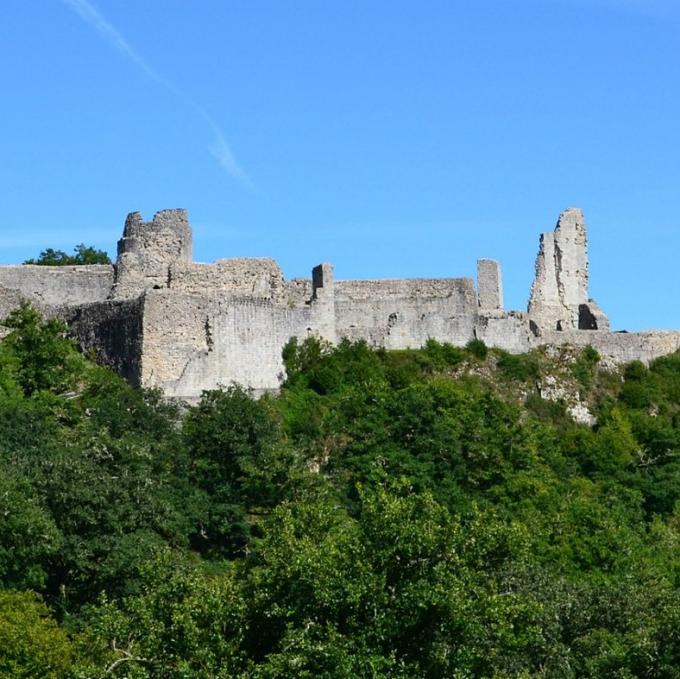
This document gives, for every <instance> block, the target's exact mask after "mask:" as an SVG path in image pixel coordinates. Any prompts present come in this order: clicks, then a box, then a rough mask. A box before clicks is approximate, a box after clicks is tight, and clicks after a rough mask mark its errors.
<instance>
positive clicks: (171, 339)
mask: <svg viewBox="0 0 680 679" xmlns="http://www.w3.org/2000/svg"><path fill="white" fill-rule="evenodd" d="M191 253H192V235H191V227H190V225H189V220H188V217H187V213H186V211H185V210H163V211H161V212H158V213H157V214H156V215H155V216H154V217H153V219H152V220H151V221H150V222H145V221H143V219H142V217H141V216H140V215H139V214H138V213H132V214H130V215H129V216H128V218H127V219H126V221H125V227H124V231H123V237H122V238H121V240H120V241H119V243H118V258H117V261H116V264H115V266H83V267H43V266H0V315H3V316H4V315H6V314H7V313H9V311H11V309H13V308H15V307H16V306H17V305H18V304H19V303H20V302H21V301H22V300H28V301H30V302H31V303H33V304H34V305H35V306H36V307H37V308H38V309H40V310H41V311H42V312H43V313H45V314H47V315H51V316H59V317H61V318H63V319H65V320H66V321H67V322H68V323H69V325H70V327H71V331H72V333H73V335H74V337H75V338H76V340H77V341H78V342H79V343H80V345H81V346H82V347H83V348H84V349H92V350H94V351H95V352H96V354H97V355H98V357H99V359H100V360H101V361H102V362H103V363H105V364H107V365H110V366H112V367H113V368H114V369H116V370H117V371H118V372H119V373H120V374H122V375H123V376H124V377H126V378H127V379H129V380H130V381H131V382H133V383H134V384H138V385H142V386H146V387H157V388H159V389H161V390H162V391H163V392H164V394H166V395H167V396H169V397H175V398H180V399H187V400H195V399H197V398H198V397H199V396H200V394H201V392H202V391H203V390H205V389H211V388H217V387H220V386H228V385H230V384H232V383H237V384H240V385H242V386H244V387H247V388H249V389H251V390H253V392H254V393H256V394H257V393H262V392H264V391H269V390H275V389H277V388H278V387H279V385H280V383H281V380H282V379H283V378H284V366H283V362H282V359H281V351H282V348H283V346H284V344H285V343H286V342H287V341H288V340H289V339H290V338H291V337H297V338H300V339H304V338H306V337H309V336H317V337H320V338H323V339H324V340H327V341H328V342H331V343H335V342H337V341H338V340H340V339H342V338H348V339H351V340H365V341H366V342H368V343H369V344H370V345H371V346H375V347H385V348H387V349H405V348H415V347H420V346H422V345H423V344H424V343H425V342H426V341H427V340H428V339H430V338H433V339H436V340H438V341H441V342H450V343H452V344H455V345H465V344H466V343H467V342H469V341H470V340H472V339H481V340H483V341H484V342H486V343H487V344H488V345H490V346H497V347H500V348H502V349H505V350H507V351H510V352H514V353H519V352H524V351H528V350H529V349H531V348H533V347H536V346H539V345H562V344H572V345H575V346H586V345H589V344H590V345H592V346H594V347H595V348H596V349H597V350H598V351H599V352H600V353H601V354H602V355H603V356H604V357H605V359H607V360H608V361H609V362H611V363H620V362H623V361H630V360H634V359H639V360H642V361H650V360H652V359H653V358H655V357H657V356H661V355H663V354H667V353H671V352H673V351H676V350H678V349H679V348H680V333H677V332H648V333H612V332H610V330H609V323H608V320H607V317H606V316H605V315H604V314H603V313H602V311H600V309H599V307H598V306H597V304H596V303H595V302H594V301H593V300H592V299H590V298H589V296H588V251H587V233H586V224H585V219H584V217H583V213H582V212H581V210H578V209H575V208H569V209H567V210H565V211H564V212H563V213H562V214H561V215H560V217H559V220H558V222H557V226H556V228H555V230H554V231H553V232H549V233H544V234H543V235H542V236H541V239H540V248H539V253H538V257H537V260H536V276H535V280H534V283H533V286H532V289H531V296H530V300H529V306H528V310H527V311H526V312H520V311H506V310H505V309H504V307H503V290H502V279H501V270H500V266H499V264H498V262H495V261H493V260H489V259H481V260H479V262H478V265H477V284H476V285H475V281H473V280H472V279H470V278H446V279H424V278H423V279H397V280H352V281H336V280H334V276H333V267H332V265H331V264H328V263H325V264H320V265H319V266H316V267H314V269H313V270H312V275H311V277H310V278H308V279H293V280H286V278H285V277H284V275H283V272H282V271H281V269H280V267H279V266H278V264H277V263H276V262H275V261H274V260H272V259H221V260H218V261H216V262H215V263H213V264H199V263H196V262H193V260H192V254H191Z"/></svg>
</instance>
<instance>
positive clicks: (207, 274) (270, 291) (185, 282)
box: [167, 259, 288, 304]
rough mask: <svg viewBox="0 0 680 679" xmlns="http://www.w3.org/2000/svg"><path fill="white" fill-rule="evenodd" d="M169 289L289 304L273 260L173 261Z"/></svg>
mask: <svg viewBox="0 0 680 679" xmlns="http://www.w3.org/2000/svg"><path fill="white" fill-rule="evenodd" d="M167 287H168V288H170V289H171V290H177V291H178V292H186V293H189V294H192V295H208V296H212V295H216V296H220V297H234V298H237V297H238V298H248V299H262V300H271V301H273V302H275V303H278V304H286V303H287V302H288V294H287V289H286V283H285V280H284V278H283V272H282V271H281V268H280V267H279V265H278V264H277V263H276V262H275V261H274V260H273V259H220V260H218V261H217V262H215V263H214V264H196V263H187V262H175V263H174V264H173V265H172V266H171V267H170V272H169V278H168V285H167Z"/></svg>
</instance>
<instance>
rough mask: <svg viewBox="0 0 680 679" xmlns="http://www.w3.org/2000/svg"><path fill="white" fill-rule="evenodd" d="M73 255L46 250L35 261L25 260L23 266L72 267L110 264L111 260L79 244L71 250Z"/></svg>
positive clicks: (101, 253) (95, 250)
mask: <svg viewBox="0 0 680 679" xmlns="http://www.w3.org/2000/svg"><path fill="white" fill-rule="evenodd" d="M73 251H74V254H73V255H69V254H67V253H65V252H64V251H63V250H54V249H53V248H47V249H46V250H43V251H42V252H41V253H40V256H39V257H37V258H35V259H27V260H26V261H25V262H24V264H38V265H40V266H72V265H83V264H111V258H110V257H109V255H108V254H107V253H106V252H105V251H104V250H97V249H96V248H94V247H92V246H90V245H85V244H83V243H81V244H80V245H76V247H75V248H74V249H73Z"/></svg>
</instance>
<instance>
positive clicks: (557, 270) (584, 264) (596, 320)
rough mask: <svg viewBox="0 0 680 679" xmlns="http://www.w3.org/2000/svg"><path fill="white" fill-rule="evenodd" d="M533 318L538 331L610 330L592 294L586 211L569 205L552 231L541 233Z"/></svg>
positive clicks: (533, 288) (532, 297)
mask: <svg viewBox="0 0 680 679" xmlns="http://www.w3.org/2000/svg"><path fill="white" fill-rule="evenodd" d="M528 311H529V318H530V319H531V321H532V329H533V331H534V333H535V334H539V335H540V334H541V333H542V332H545V331H555V330H557V331H562V330H606V329H607V328H608V321H607V318H606V316H605V315H604V314H603V313H602V312H601V311H600V310H599V308H598V307H597V305H596V304H595V302H594V301H593V300H591V299H590V298H589V297H588V240H587V235H586V222H585V218H584V217H583V212H582V211H581V210H579V209H578V208H568V209H566V210H565V211H564V212H563V213H562V214H561V215H560V217H559V219H558V220H557V226H556V227H555V231H554V232H552V233H544V234H541V240H540V248H539V251H538V257H537V258H536V277H535V279H534V283H533V285H532V288H531V298H530V300H529V310H528Z"/></svg>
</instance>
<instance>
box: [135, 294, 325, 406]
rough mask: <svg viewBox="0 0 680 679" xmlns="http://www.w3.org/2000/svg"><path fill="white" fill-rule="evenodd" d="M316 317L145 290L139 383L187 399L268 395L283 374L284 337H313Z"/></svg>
mask: <svg viewBox="0 0 680 679" xmlns="http://www.w3.org/2000/svg"><path fill="white" fill-rule="evenodd" d="M315 314H316V309H315V307H314V305H313V304H311V305H309V306H307V307H298V308H294V309H289V308H286V307H281V306H277V305H275V304H273V303H272V302H270V301H264V300H239V299H222V298H216V297H206V296H201V295H190V294H186V293H179V292H173V291H171V290H152V291H149V292H147V293H146V294H145V296H144V313H143V318H144V321H143V323H144V324H143V336H144V343H143V363H142V381H143V383H144V384H145V385H146V386H153V387H159V388H161V389H162V390H163V391H164V393H166V394H167V395H169V396H176V397H181V398H184V399H188V400H195V399H196V398H198V397H199V396H200V394H201V391H203V390H204V389H214V388H217V387H220V386H229V385H231V384H232V383H237V384H241V385H244V386H247V387H250V388H251V389H253V390H254V391H255V392H257V393H262V392H264V391H269V390H275V389H277V388H278V387H279V386H280V383H281V379H282V377H283V373H284V368H283V360H282V357H281V350H282V349H283V346H284V345H285V344H286V342H287V341H288V340H289V339H290V338H291V337H306V336H309V335H312V334H316V333H315V331H314V330H315V327H316V326H317V324H318V321H317V319H316V318H315ZM169 318H170V319H172V322H171V323H169V322H168V319H169Z"/></svg>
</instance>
